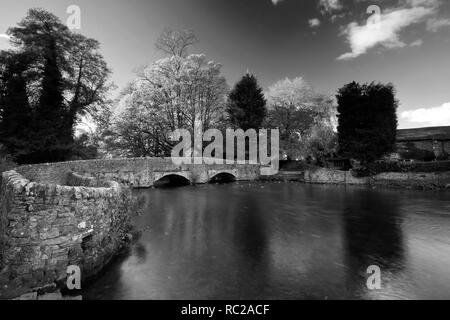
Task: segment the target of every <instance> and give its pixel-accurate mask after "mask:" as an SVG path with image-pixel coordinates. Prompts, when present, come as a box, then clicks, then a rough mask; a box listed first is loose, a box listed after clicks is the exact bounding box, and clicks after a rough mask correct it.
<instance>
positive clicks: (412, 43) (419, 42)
mask: <svg viewBox="0 0 450 320" xmlns="http://www.w3.org/2000/svg"><path fill="white" fill-rule="evenodd" d="M421 45H423V40H422V39H417V40H416V41H413V42H411V43H410V44H409V46H410V47H420V46H421Z"/></svg>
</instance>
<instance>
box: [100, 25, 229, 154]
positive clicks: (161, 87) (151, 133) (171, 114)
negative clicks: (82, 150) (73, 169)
mask: <svg viewBox="0 0 450 320" xmlns="http://www.w3.org/2000/svg"><path fill="white" fill-rule="evenodd" d="M186 34H190V33H188V32H169V31H165V33H163V35H162V36H161V38H160V40H158V43H164V45H165V47H164V48H166V47H167V48H170V49H164V50H163V52H164V53H165V54H167V55H168V56H167V57H164V58H162V59H160V60H158V61H156V62H154V63H152V64H150V65H148V66H145V67H144V68H142V70H140V71H139V72H138V73H137V77H136V79H135V80H134V81H133V83H131V84H130V85H129V86H128V87H127V88H126V90H125V91H124V92H123V94H122V95H121V97H120V98H119V100H118V101H117V109H119V110H120V111H119V112H117V114H116V115H114V116H113V117H112V119H111V122H112V125H111V127H110V128H109V130H107V131H105V141H107V145H109V149H110V150H111V149H112V148H118V149H119V150H120V151H122V152H123V153H125V155H129V156H136V157H140V156H161V155H166V156H168V155H170V152H171V149H172V146H173V145H174V142H173V141H171V140H170V134H171V133H172V132H173V131H174V130H176V129H187V130H189V131H190V132H191V134H192V133H193V131H194V128H195V125H196V123H198V122H199V121H201V123H202V129H203V130H204V131H205V130H207V129H209V128H213V127H216V126H217V125H218V123H219V122H220V120H221V117H222V115H223V113H224V105H225V99H226V93H227V91H228V86H227V84H226V81H225V78H224V77H223V76H222V75H221V65H220V64H218V63H216V62H214V61H209V60H207V59H206V56H205V55H204V54H189V55H188V54H187V49H188V48H189V45H191V44H192V41H190V40H189V39H192V38H193V37H194V36H193V35H191V36H186ZM177 37H181V39H177ZM161 39H164V41H163V40H161ZM158 43H157V45H158V47H161V48H162V47H163V45H162V44H158ZM136 115H138V116H136ZM191 136H192V137H193V136H194V135H193V134H192V135H191Z"/></svg>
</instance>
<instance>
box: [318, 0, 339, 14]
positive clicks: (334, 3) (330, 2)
mask: <svg viewBox="0 0 450 320" xmlns="http://www.w3.org/2000/svg"><path fill="white" fill-rule="evenodd" d="M319 7H320V10H321V12H322V14H326V13H328V14H331V13H333V12H335V11H339V10H341V9H342V8H343V5H342V3H341V1H340V0H320V1H319Z"/></svg>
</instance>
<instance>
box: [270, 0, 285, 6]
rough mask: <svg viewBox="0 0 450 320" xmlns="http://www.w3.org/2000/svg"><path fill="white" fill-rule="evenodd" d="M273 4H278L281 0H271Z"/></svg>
mask: <svg viewBox="0 0 450 320" xmlns="http://www.w3.org/2000/svg"><path fill="white" fill-rule="evenodd" d="M271 1H272V3H273V5H274V6H276V5H277V4H279V3H280V2H281V1H283V0H271Z"/></svg>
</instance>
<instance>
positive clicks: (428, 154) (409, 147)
mask: <svg viewBox="0 0 450 320" xmlns="http://www.w3.org/2000/svg"><path fill="white" fill-rule="evenodd" d="M400 156H401V157H402V158H403V159H412V160H419V161H433V160H435V158H436V156H435V154H434V152H432V151H429V150H422V149H419V148H417V147H416V146H415V144H414V143H412V142H409V143H407V144H406V150H405V151H402V152H400ZM438 160H445V159H438Z"/></svg>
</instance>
